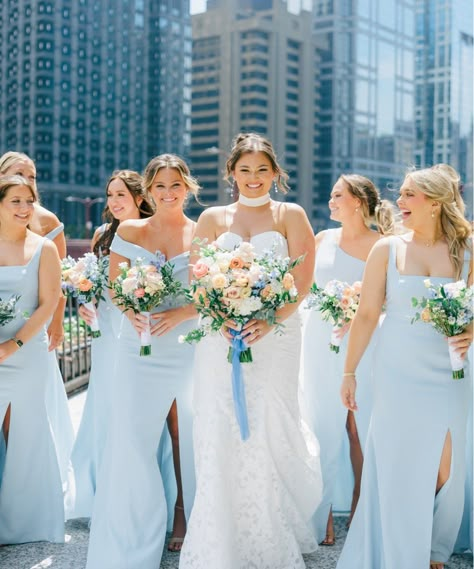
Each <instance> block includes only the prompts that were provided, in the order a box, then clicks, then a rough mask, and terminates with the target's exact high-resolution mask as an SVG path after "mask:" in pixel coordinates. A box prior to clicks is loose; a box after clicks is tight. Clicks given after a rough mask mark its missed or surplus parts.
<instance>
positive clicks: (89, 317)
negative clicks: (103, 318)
mask: <svg viewBox="0 0 474 569" xmlns="http://www.w3.org/2000/svg"><path fill="white" fill-rule="evenodd" d="M78 312H79V316H80V317H81V318H82V319H83V320H84V322H85V323H86V324H87V325H88V326H91V324H92V322H93V321H94V319H95V318H97V311H95V310H94V311H92V310H89V309H88V308H86V307H85V306H84V304H80V305H79V310H78Z"/></svg>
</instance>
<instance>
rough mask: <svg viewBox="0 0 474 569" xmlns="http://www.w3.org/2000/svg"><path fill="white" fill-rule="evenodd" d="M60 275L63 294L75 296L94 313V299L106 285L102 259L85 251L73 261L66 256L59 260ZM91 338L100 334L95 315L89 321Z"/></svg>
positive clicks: (104, 263) (104, 264)
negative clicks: (90, 321)
mask: <svg viewBox="0 0 474 569" xmlns="http://www.w3.org/2000/svg"><path fill="white" fill-rule="evenodd" d="M61 276H62V284H61V287H62V290H63V294H64V295H65V296H68V297H72V298H77V300H78V302H79V303H80V304H83V305H84V306H85V307H86V308H87V309H88V310H90V311H91V312H93V313H94V314H96V310H95V301H98V300H99V299H100V298H101V296H102V291H103V289H104V288H105V286H106V285H107V266H106V262H105V261H104V259H102V258H101V259H98V258H97V257H96V256H95V255H94V253H86V254H85V255H84V256H83V257H80V258H79V259H78V260H77V261H75V260H74V259H73V258H72V257H70V256H68V257H66V258H65V259H63V260H62V261H61ZM91 335H92V337H93V338H98V337H99V336H100V328H99V321H98V319H97V316H95V318H94V320H93V321H92V323H91Z"/></svg>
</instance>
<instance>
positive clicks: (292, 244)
mask: <svg viewBox="0 0 474 569" xmlns="http://www.w3.org/2000/svg"><path fill="white" fill-rule="evenodd" d="M281 207H285V213H284V222H285V232H286V239H287V241H288V254H289V256H290V258H291V259H292V260H293V259H297V258H298V257H300V256H302V257H303V260H302V262H301V263H299V265H297V266H296V267H295V268H294V269H293V270H292V271H291V273H292V275H293V277H294V279H295V286H296V289H297V291H298V299H297V301H296V302H293V303H291V304H285V306H283V307H282V308H280V309H279V310H277V312H276V317H277V321H278V322H283V321H284V320H286V319H287V318H288V317H289V316H291V314H293V313H294V312H295V311H296V310H297V309H298V306H299V305H300V304H301V302H302V301H303V299H304V297H305V296H306V295H307V294H308V292H309V290H310V288H311V285H312V283H313V273H314V257H315V239H314V234H313V230H312V229H311V225H310V223H309V220H308V217H307V216H306V213H305V211H304V210H303V208H302V207H300V206H298V205H296V204H285V205H284V206H281ZM272 329H273V326H271V325H270V324H268V323H267V322H266V321H264V320H250V321H249V322H247V324H246V325H245V326H244V331H245V332H247V333H248V335H247V336H245V343H246V344H247V345H248V346H251V345H252V344H253V343H254V342H256V341H257V340H259V339H260V338H262V337H263V336H265V335H266V334H268V332H270V330H272Z"/></svg>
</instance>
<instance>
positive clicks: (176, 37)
mask: <svg viewBox="0 0 474 569" xmlns="http://www.w3.org/2000/svg"><path fill="white" fill-rule="evenodd" d="M190 120H191V20H190V15H189V0H149V1H145V0H54V1H53V0H38V1H34V2H33V1H31V0H8V2H1V3H0V153H3V152H5V151H6V150H19V151H22V152H25V153H27V154H29V155H30V156H31V157H32V158H33V159H34V160H35V162H36V166H37V171H38V186H39V190H40V193H41V195H42V200H43V203H44V204H45V205H46V207H48V208H50V209H52V210H53V211H55V212H57V213H58V214H59V216H60V217H61V219H63V220H64V221H65V223H66V226H67V229H70V231H71V232H72V233H74V232H75V231H74V229H73V227H72V226H74V225H76V226H77V227H80V226H83V224H84V219H85V217H86V213H87V214H89V213H91V214H92V219H93V220H94V221H95V222H96V223H98V222H99V220H100V217H99V216H100V211H101V210H102V207H103V205H102V204H98V205H96V206H95V208H93V211H92V212H85V211H84V208H83V207H82V206H81V204H80V203H77V202H67V201H65V198H66V197H67V196H70V195H73V196H76V197H80V196H87V197H92V196H94V195H97V194H99V195H102V194H103V192H104V185H105V182H106V180H107V178H108V177H109V176H110V174H111V173H112V171H113V170H114V169H116V168H131V169H135V170H139V171H140V170H141V169H142V168H143V167H144V165H145V164H146V163H147V162H148V160H149V159H150V158H151V157H152V156H154V155H156V154H159V153H161V152H176V153H178V154H180V155H184V156H186V155H187V154H188V153H189V147H190ZM68 226H70V227H68Z"/></svg>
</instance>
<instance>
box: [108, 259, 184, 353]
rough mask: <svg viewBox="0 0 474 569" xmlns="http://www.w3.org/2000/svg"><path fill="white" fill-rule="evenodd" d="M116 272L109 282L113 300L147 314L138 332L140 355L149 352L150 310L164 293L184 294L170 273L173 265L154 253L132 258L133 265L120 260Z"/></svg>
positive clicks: (161, 300) (123, 306)
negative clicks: (147, 257)
mask: <svg viewBox="0 0 474 569" xmlns="http://www.w3.org/2000/svg"><path fill="white" fill-rule="evenodd" d="M119 267H120V274H119V276H118V277H117V278H116V279H115V280H114V281H112V282H111V283H110V288H111V289H112V290H113V291H114V293H115V296H114V298H113V300H114V302H115V304H117V305H118V306H120V307H121V309H122V311H123V312H125V311H126V310H133V312H135V313H136V314H137V313H140V314H143V315H144V316H146V317H147V318H148V324H147V327H146V329H145V331H144V332H142V333H141V334H140V355H141V356H149V355H150V354H151V332H150V311H151V310H153V308H156V307H157V306H159V305H160V304H161V303H162V302H163V300H164V299H165V298H167V297H176V296H178V295H180V294H184V290H183V287H182V284H181V282H180V281H178V280H176V279H175V278H174V276H173V268H174V266H173V265H172V264H171V263H169V262H167V261H166V259H165V256H164V255H163V254H161V253H159V252H157V253H156V261H153V262H151V263H149V264H145V263H144V261H143V259H140V258H138V259H136V261H135V264H134V266H132V267H130V266H129V265H128V264H127V263H120V265H119Z"/></svg>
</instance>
